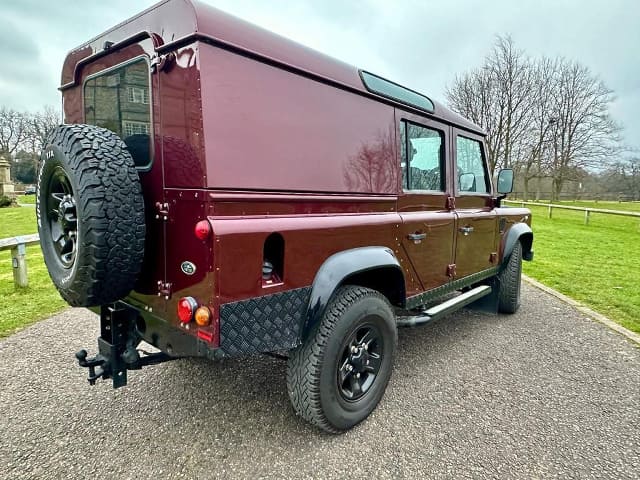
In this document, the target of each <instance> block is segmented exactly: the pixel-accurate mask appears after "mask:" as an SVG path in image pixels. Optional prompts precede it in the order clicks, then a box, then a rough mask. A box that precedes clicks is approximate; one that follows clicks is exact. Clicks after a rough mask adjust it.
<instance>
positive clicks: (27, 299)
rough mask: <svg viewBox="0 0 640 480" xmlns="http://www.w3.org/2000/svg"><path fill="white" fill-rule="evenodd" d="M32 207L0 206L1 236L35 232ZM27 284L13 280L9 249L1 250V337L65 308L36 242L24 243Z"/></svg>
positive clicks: (33, 209)
mask: <svg viewBox="0 0 640 480" xmlns="http://www.w3.org/2000/svg"><path fill="white" fill-rule="evenodd" d="M36 231H37V227H36V213H35V208H33V207H19V208H3V209H1V210H0V238H5V237H13V236H16V235H27V234H30V233H36ZM27 268H28V271H29V287H27V288H21V289H16V288H15V286H14V284H13V271H12V268H11V252H10V251H9V250H5V251H2V252H0V338H2V337H6V336H8V335H11V334H12V333H15V332H17V331H18V330H20V329H22V328H24V327H27V326H29V325H31V324H33V323H35V322H37V321H38V320H41V319H43V318H46V317H48V316H50V315H52V314H54V313H56V312H59V311H60V310H62V309H64V308H65V306H66V303H65V302H64V300H62V298H60V295H59V294H58V291H57V290H56V289H55V287H54V286H53V283H51V279H50V278H49V274H48V273H47V268H46V267H45V265H44V261H43V259H42V252H41V251H40V247H39V246H38V245H33V246H30V247H27Z"/></svg>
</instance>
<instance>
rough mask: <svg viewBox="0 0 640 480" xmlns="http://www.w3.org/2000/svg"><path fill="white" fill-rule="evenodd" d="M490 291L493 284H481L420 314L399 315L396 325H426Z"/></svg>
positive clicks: (484, 295)
mask: <svg viewBox="0 0 640 480" xmlns="http://www.w3.org/2000/svg"><path fill="white" fill-rule="evenodd" d="M490 293H491V286H489V285H480V286H479V287H476V288H473V289H471V290H469V291H468V292H464V293H462V294H460V295H458V296H457V297H454V298H451V299H449V300H447V301H445V302H442V303H441V304H439V305H435V306H433V307H431V308H429V309H427V310H425V311H424V312H421V314H420V315H414V316H410V317H398V318H397V320H396V325H397V326H398V327H417V326H418V325H424V324H425V323H429V322H432V321H434V320H438V319H440V318H442V317H444V316H445V315H448V314H450V313H453V312H455V311H456V310H460V309H461V308H462V307H464V306H466V305H469V304H470V303H473V302H475V301H476V300H478V299H480V298H482V297H486V296H487V295H489V294H490Z"/></svg>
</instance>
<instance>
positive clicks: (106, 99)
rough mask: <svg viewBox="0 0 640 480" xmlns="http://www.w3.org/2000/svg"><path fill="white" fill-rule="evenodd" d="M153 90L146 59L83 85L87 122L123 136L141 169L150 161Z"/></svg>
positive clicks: (135, 61) (123, 66) (98, 76)
mask: <svg viewBox="0 0 640 480" xmlns="http://www.w3.org/2000/svg"><path fill="white" fill-rule="evenodd" d="M150 93H151V92H150V91H149V64H148V63H147V61H146V60H145V59H143V58H141V59H138V60H134V61H132V62H129V63H127V64H125V65H122V66H119V67H116V68H112V69H109V70H106V71H104V72H101V73H99V74H97V75H94V76H92V77H90V78H89V79H88V80H87V81H86V82H85V84H84V116H85V122H86V123H88V124H91V125H97V126H99V127H104V128H108V129H109V130H111V131H112V132H114V133H116V134H117V135H118V136H119V137H120V138H122V140H124V142H125V143H126V144H127V147H129V151H130V152H131V156H132V157H133V160H134V162H135V164H136V166H137V167H139V168H145V167H147V166H149V164H150V163H151V105H150V101H149V98H150Z"/></svg>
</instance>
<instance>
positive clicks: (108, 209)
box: [36, 125, 145, 307]
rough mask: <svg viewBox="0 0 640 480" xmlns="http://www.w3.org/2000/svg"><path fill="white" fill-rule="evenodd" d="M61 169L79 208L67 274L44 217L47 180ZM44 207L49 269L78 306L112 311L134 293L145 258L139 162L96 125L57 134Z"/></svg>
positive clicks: (51, 139) (47, 166)
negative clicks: (73, 251) (73, 252)
mask: <svg viewBox="0 0 640 480" xmlns="http://www.w3.org/2000/svg"><path fill="white" fill-rule="evenodd" d="M56 166H60V167H62V168H63V169H64V171H65V173H66V175H67V176H68V178H69V180H70V182H71V184H72V186H73V188H74V195H75V201H76V209H77V218H78V246H77V253H76V258H75V262H74V265H73V267H72V268H71V269H70V270H71V271H69V270H66V271H65V270H64V269H63V268H62V266H61V265H60V264H59V262H58V261H57V258H55V257H54V256H53V255H54V253H53V251H52V247H51V245H47V242H49V243H50V244H51V243H52V242H51V232H50V229H49V226H48V221H47V217H46V212H43V211H42V209H43V208H46V205H47V203H46V201H45V199H46V198H47V195H49V192H47V191H46V190H47V185H48V183H47V182H48V180H47V178H48V175H50V174H51V171H52V169H53V168H55V167H56ZM43 188H44V191H43ZM43 201H44V202H45V203H44V206H43V205H41V204H42V202H43ZM36 207H37V215H38V230H39V233H40V242H41V245H42V250H43V254H44V260H45V263H46V264H47V268H48V270H49V274H50V276H51V279H52V280H53V283H54V284H55V286H56V288H57V289H58V291H59V292H60V295H61V296H62V297H63V298H64V299H65V300H66V301H67V302H68V303H69V304H70V305H72V306H80V307H90V306H99V305H106V304H109V303H112V302H114V301H116V300H119V299H121V298H123V297H124V296H126V295H127V294H128V293H129V292H130V291H131V290H132V289H133V287H134V285H135V282H136V280H137V277H138V275H139V273H140V270H141V267H142V260H143V256H144V241H145V216H144V199H143V195H142V187H141V184H140V179H139V177H138V172H137V170H136V168H135V164H134V161H133V158H132V157H131V154H130V153H129V151H128V150H127V146H126V145H125V143H124V142H123V141H122V140H121V139H120V137H118V136H117V135H116V134H115V133H113V132H111V131H110V130H107V129H104V128H100V127H97V126H93V125H60V126H58V127H56V128H55V129H54V130H53V131H52V132H51V133H50V135H49V136H48V138H47V142H46V144H45V148H44V149H43V153H42V157H41V165H40V169H39V173H38V194H37V205H36Z"/></svg>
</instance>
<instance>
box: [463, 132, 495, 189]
mask: <svg viewBox="0 0 640 480" xmlns="http://www.w3.org/2000/svg"><path fill="white" fill-rule="evenodd" d="M456 152H457V153H456V166H457V174H456V182H457V184H458V191H459V192H461V193H465V192H474V193H488V192H489V188H488V185H487V174H486V172H485V168H484V159H483V157H482V146H481V145H480V142H478V141H477V140H472V139H470V138H465V137H457V139H456Z"/></svg>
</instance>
